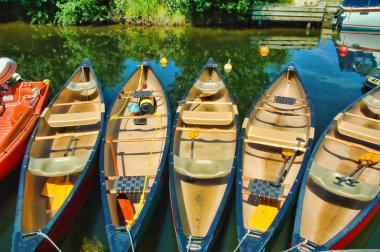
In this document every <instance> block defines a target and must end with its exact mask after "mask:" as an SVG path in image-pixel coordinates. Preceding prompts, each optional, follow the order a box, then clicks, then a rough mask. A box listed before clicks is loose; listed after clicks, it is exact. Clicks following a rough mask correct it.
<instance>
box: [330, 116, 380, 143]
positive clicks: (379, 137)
mask: <svg viewBox="0 0 380 252" xmlns="http://www.w3.org/2000/svg"><path fill="white" fill-rule="evenodd" d="M337 124H338V131H339V133H341V134H343V135H346V136H349V137H352V138H356V139H360V140H363V141H366V142H369V143H375V144H377V145H380V131H379V130H378V129H371V128H369V127H364V126H361V125H358V124H355V123H351V122H348V121H344V120H343V119H340V120H338V123H337ZM379 128H380V127H379Z"/></svg>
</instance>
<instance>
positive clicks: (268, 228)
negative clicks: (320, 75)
mask: <svg viewBox="0 0 380 252" xmlns="http://www.w3.org/2000/svg"><path fill="white" fill-rule="evenodd" d="M313 138H314V112H313V107H312V105H311V104H310V101H309V99H308V97H307V95H306V93H305V91H304V89H303V87H302V83H301V81H300V78H299V75H298V73H297V71H296V70H295V68H294V66H292V65H291V66H289V68H288V69H286V70H284V71H283V72H282V73H281V74H280V76H279V78H278V79H277V80H276V81H275V82H273V83H272V84H271V85H269V87H268V88H267V89H266V90H265V92H264V94H263V95H262V96H261V98H260V99H259V100H258V101H257V102H256V103H255V104H254V106H253V107H252V111H251V112H250V114H249V116H248V117H247V118H245V120H244V123H243V127H242V132H241V138H240V143H239V152H238V153H239V154H238V168H239V169H238V172H237V187H236V188H237V189H236V206H237V227H238V240H239V242H240V243H241V244H240V248H239V249H240V251H261V250H264V249H266V248H268V245H269V244H270V243H271V242H272V241H273V237H274V234H275V233H277V232H278V230H279V227H280V226H281V224H282V223H283V222H284V220H285V218H286V217H287V216H288V215H289V211H290V206H291V205H292V203H293V202H294V201H295V199H296V196H297V192H298V188H299V185H300V181H301V178H302V175H303V172H304V170H305V165H306V162H305V160H307V158H308V156H309V154H310V151H311V146H312V142H313ZM299 139H302V141H300V140H299ZM298 141H299V142H298ZM298 144H299V146H298ZM293 154H294V159H293V160H292V157H293ZM285 164H286V165H288V164H289V166H288V169H287V168H285V167H286V166H285ZM284 168H285V169H284ZM281 169H284V170H281ZM283 174H285V175H283Z"/></svg>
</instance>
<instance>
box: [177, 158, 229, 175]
mask: <svg viewBox="0 0 380 252" xmlns="http://www.w3.org/2000/svg"><path fill="white" fill-rule="evenodd" d="M173 156H174V169H175V171H176V172H178V173H179V174H182V175H184V176H187V177H191V178H198V179H213V178H222V177H225V176H227V175H229V174H230V173H231V169H232V165H233V159H231V160H202V159H192V158H186V157H179V156H177V155H173Z"/></svg>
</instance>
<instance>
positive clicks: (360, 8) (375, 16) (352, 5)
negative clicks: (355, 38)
mask: <svg viewBox="0 0 380 252" xmlns="http://www.w3.org/2000/svg"><path fill="white" fill-rule="evenodd" d="M335 24H336V26H337V27H340V28H341V29H342V30H366V31H373V30H380V0H344V1H343V2H342V4H341V6H340V8H339V10H338V13H337V16H336V19H335Z"/></svg>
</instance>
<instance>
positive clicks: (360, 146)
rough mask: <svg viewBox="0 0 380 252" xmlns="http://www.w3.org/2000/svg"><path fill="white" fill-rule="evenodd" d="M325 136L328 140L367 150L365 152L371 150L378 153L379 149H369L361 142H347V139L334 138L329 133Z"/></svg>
mask: <svg viewBox="0 0 380 252" xmlns="http://www.w3.org/2000/svg"><path fill="white" fill-rule="evenodd" d="M325 138H326V139H328V140H332V141H335V142H339V143H341V144H344V145H347V146H350V147H355V148H359V149H362V150H365V151H367V152H372V153H376V154H380V152H379V151H377V150H374V149H371V148H369V147H366V146H364V145H361V144H357V143H352V142H349V141H345V140H343V139H339V138H336V137H333V136H330V135H326V136H325Z"/></svg>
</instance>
